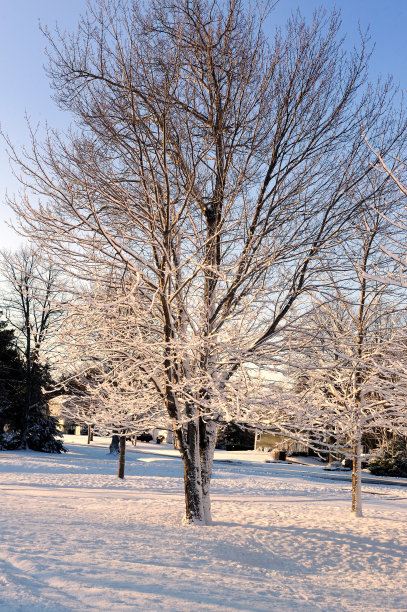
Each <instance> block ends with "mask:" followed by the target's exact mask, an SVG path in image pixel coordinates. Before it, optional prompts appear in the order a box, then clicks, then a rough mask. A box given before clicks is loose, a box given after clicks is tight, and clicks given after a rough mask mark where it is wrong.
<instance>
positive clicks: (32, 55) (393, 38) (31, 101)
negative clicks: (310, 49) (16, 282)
mask: <svg viewBox="0 0 407 612" xmlns="http://www.w3.org/2000/svg"><path fill="white" fill-rule="evenodd" d="M320 6H323V7H325V8H327V9H328V10H330V9H332V8H334V7H337V8H339V9H340V10H341V12H342V20H343V27H342V33H343V35H346V39H347V44H348V45H349V46H352V45H353V43H354V42H355V41H356V40H357V37H358V23H359V22H360V25H361V27H362V29H363V30H364V29H366V28H367V27H368V26H369V25H370V32H371V38H372V42H374V43H375V45H376V48H375V53H374V56H373V58H372V61H371V66H370V74H371V78H372V79H375V78H376V76H377V75H378V74H383V75H386V74H389V73H390V74H393V75H394V78H395V81H396V82H397V83H399V84H400V87H401V89H402V90H404V91H406V90H407V67H406V65H407V64H406V60H407V36H406V27H407V0H391V1H385V0H337V1H336V2H335V1H334V0H332V1H331V0H320V1H318V0H280V2H279V3H278V5H277V7H276V8H275V9H274V11H273V12H272V14H271V16H270V19H269V23H270V28H272V27H273V24H278V25H283V24H284V23H285V21H286V19H287V17H288V16H289V15H290V13H291V12H292V11H293V10H295V9H296V8H298V7H299V8H300V9H301V11H302V13H303V14H304V15H305V16H306V17H311V16H312V13H313V11H314V10H315V9H316V8H317V7H320ZM85 10H86V0H69V1H67V0H0V83H1V89H0V91H1V93H0V123H1V126H2V129H3V130H4V131H5V132H7V133H8V134H9V136H10V137H11V139H12V140H13V142H15V143H16V144H17V145H19V146H21V145H23V144H24V142H26V141H27V128H26V125H25V115H26V114H27V115H28V116H29V117H30V119H31V121H32V123H33V124H37V123H38V122H42V123H43V122H45V121H48V123H49V124H50V125H51V126H53V127H60V128H62V129H63V128H65V127H66V126H67V125H68V124H69V116H68V115H66V114H64V113H62V112H60V111H58V109H56V107H55V105H54V103H53V101H52V100H51V91H50V88H49V85H48V81H47V78H46V76H45V74H44V70H43V65H44V63H45V61H46V59H45V55H44V48H45V40H44V38H43V36H42V34H41V32H40V30H39V27H38V24H39V21H41V23H42V24H43V25H47V26H49V27H50V28H51V29H52V28H53V27H54V25H55V23H58V24H59V26H60V27H61V29H67V30H72V29H73V28H75V25H76V23H77V21H78V17H79V15H80V14H81V13H83V12H84V11H85ZM4 149H5V145H4V144H3V142H0V248H8V249H12V248H14V247H15V246H16V244H17V239H16V236H15V234H14V233H13V232H12V230H10V229H9V228H8V227H7V226H6V220H7V219H9V218H10V216H11V213H10V211H9V210H8V209H7V207H6V205H5V204H4V194H5V191H6V190H7V191H8V192H9V193H13V192H15V191H16V190H17V189H18V184H17V183H16V180H15V179H14V177H13V176H12V173H11V170H10V167H9V163H8V158H7V155H6V152H5V150H4Z"/></svg>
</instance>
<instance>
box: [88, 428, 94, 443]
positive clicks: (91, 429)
mask: <svg viewBox="0 0 407 612" xmlns="http://www.w3.org/2000/svg"><path fill="white" fill-rule="evenodd" d="M92 441H93V427H92V425H88V444H90V443H91V442H92Z"/></svg>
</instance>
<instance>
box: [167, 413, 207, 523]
mask: <svg viewBox="0 0 407 612" xmlns="http://www.w3.org/2000/svg"><path fill="white" fill-rule="evenodd" d="M216 434H217V425H216V423H214V422H213V421H207V422H205V421H204V420H203V419H202V417H198V418H196V419H194V420H191V421H190V422H189V423H188V425H187V426H186V427H185V428H184V429H181V428H180V429H177V430H176V431H175V436H176V438H177V440H178V441H179V446H180V448H181V457H182V460H183V463H184V488H185V515H184V517H183V520H182V522H183V524H186V525H212V517H211V500H210V484H211V477H212V466H213V455H214V451H215V444H216Z"/></svg>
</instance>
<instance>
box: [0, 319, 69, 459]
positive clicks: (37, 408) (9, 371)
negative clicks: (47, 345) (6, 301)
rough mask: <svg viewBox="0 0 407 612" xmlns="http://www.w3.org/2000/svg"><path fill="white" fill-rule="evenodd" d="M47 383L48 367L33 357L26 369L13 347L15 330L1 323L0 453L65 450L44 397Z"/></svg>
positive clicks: (14, 346)
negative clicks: (9, 451)
mask: <svg viewBox="0 0 407 612" xmlns="http://www.w3.org/2000/svg"><path fill="white" fill-rule="evenodd" d="M50 383H51V377H50V373H49V367H48V365H43V364H41V363H39V362H38V360H37V359H36V358H35V357H32V358H31V362H30V368H27V364H26V363H25V360H23V359H22V358H21V357H20V355H19V352H18V349H17V347H16V343H15V337H14V330H12V329H9V328H7V324H6V323H5V322H4V321H0V449H4V450H14V449H16V448H26V447H28V448H30V449H32V450H36V451H43V452H48V453H60V452H61V451H63V450H65V449H64V448H63V445H62V442H61V440H58V439H57V438H58V437H59V436H60V434H59V432H58V430H57V420H56V419H55V418H54V417H53V416H51V415H50V413H49V408H48V402H47V400H46V398H45V395H44V389H45V388H46V387H47V386H49V384H50Z"/></svg>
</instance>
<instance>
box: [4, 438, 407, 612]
mask: <svg viewBox="0 0 407 612" xmlns="http://www.w3.org/2000/svg"><path fill="white" fill-rule="evenodd" d="M67 441H68V443H67V446H68V448H69V453H67V454H65V455H45V454H40V453H33V452H13V453H11V452H2V453H0V493H1V495H0V501H1V515H0V516H1V531H0V534H1V536H0V537H1V548H0V610H2V611H3V610H4V611H7V612H12V611H29V612H40V611H41V612H43V611H48V610H52V611H53V612H59V611H65V610H75V611H82V610H95V611H102V610H111V611H116V610H117V611H119V610H129V611H130V610H142V611H148V612H149V611H158V610H160V611H174V612H175V611H177V612H178V611H180V612H189V611H191V612H192V611H221V610H222V611H232V610H233V611H242V610H247V611H269V610H272V609H275V610H278V611H280V612H281V611H291V610H298V611H301V612H306V611H311V610H313V611H314V610H325V611H330V612H331V611H345V610H352V611H366V612H368V611H369V612H371V611H372V612H373V611H375V610H381V611H382V612H391V611H393V610H404V611H406V610H407V572H406V559H407V487H402V486H391V487H389V486H384V485H376V484H371V483H367V484H364V485H363V490H364V514H365V516H364V518H363V519H353V518H351V517H350V514H349V507H350V483H348V482H346V481H343V480H342V479H340V480H334V478H335V474H332V478H331V477H330V475H329V474H328V475H327V473H326V472H325V473H324V472H323V471H322V468H321V467H319V466H311V467H307V466H302V465H292V466H288V465H286V464H280V463H277V464H273V463H271V464H268V463H262V461H264V455H260V454H257V455H256V454H255V453H239V454H235V453H222V452H219V453H217V459H218V460H220V461H217V462H216V464H215V470H214V479H213V485H212V493H213V494H212V499H213V518H214V521H215V524H214V526H212V527H185V526H181V524H180V522H181V518H182V514H183V489H182V464H181V461H180V459H179V458H178V457H177V456H176V454H174V453H173V451H172V450H171V448H170V447H168V446H165V445H160V446H156V445H152V444H141V445H138V446H137V448H136V449H135V450H134V449H133V448H132V447H131V446H130V445H128V453H127V461H126V478H125V480H124V481H119V480H118V479H117V477H116V472H117V459H112V458H111V457H110V456H109V455H108V454H107V448H106V444H107V440H101V439H95V442H94V444H93V445H92V446H90V447H88V446H86V445H81V444H80V443H81V442H83V440H82V439H78V438H76V439H74V438H73V437H72V438H70V437H67ZM140 451H144V452H140ZM153 451H154V452H153ZM233 458H235V459H237V461H235V462H231V463H229V462H226V463H225V462H224V461H225V460H226V461H231V460H232V459H233ZM250 459H251V461H250ZM341 476H343V475H342V474H341ZM322 477H327V478H328V480H323V479H321V478H322Z"/></svg>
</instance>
